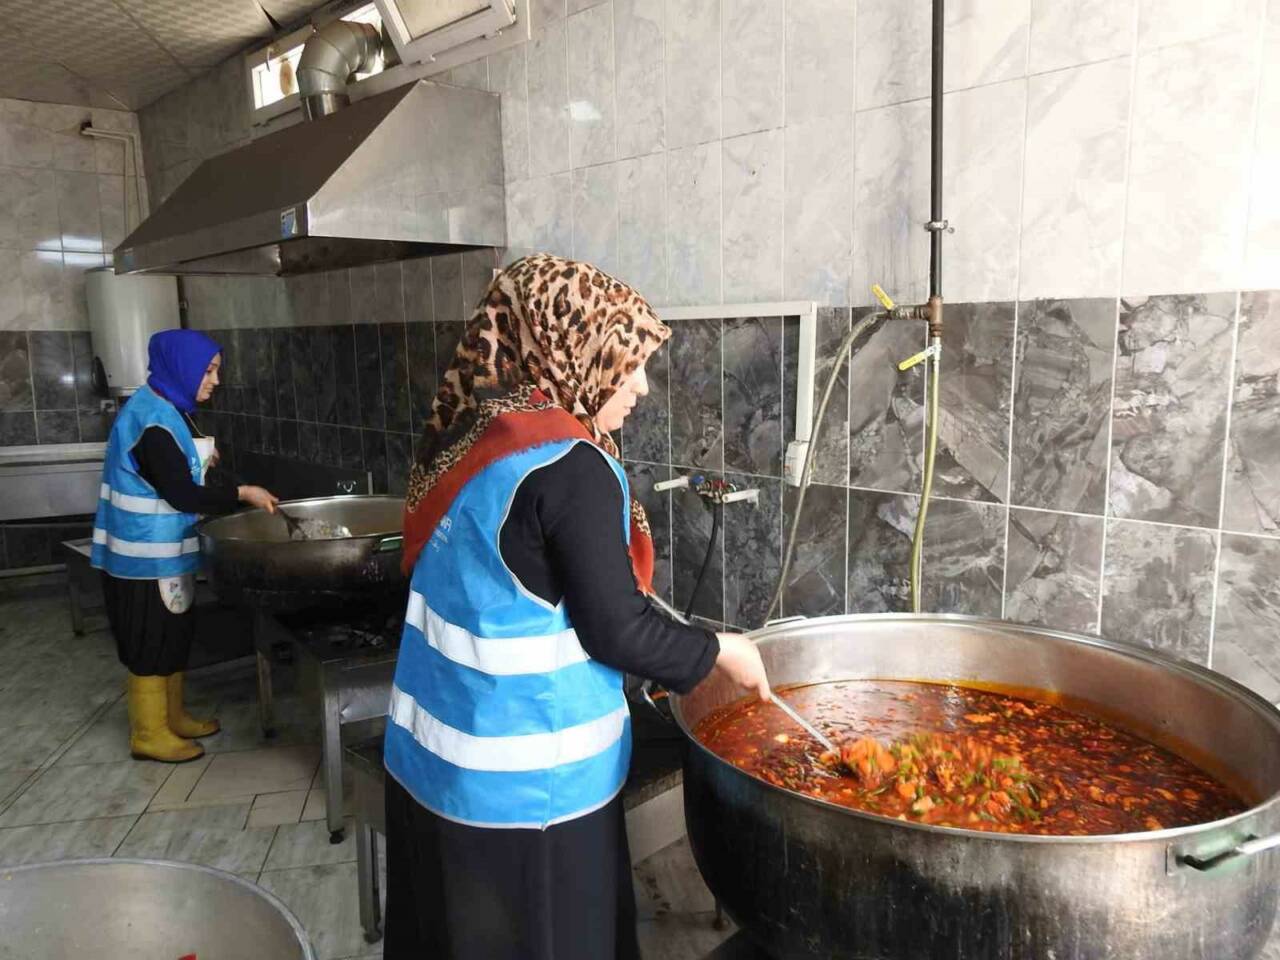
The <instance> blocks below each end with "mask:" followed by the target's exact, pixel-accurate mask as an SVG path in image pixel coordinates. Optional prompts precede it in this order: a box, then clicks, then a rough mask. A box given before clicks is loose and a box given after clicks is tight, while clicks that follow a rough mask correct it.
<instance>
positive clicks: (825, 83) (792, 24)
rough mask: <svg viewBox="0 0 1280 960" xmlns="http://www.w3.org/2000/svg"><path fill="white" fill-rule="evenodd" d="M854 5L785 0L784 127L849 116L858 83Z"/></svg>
mask: <svg viewBox="0 0 1280 960" xmlns="http://www.w3.org/2000/svg"><path fill="white" fill-rule="evenodd" d="M857 5H858V4H857V0H787V4H786V34H787V37H786V55H785V56H786V116H787V123H788V125H790V124H803V123H806V122H808V121H811V120H816V119H819V118H822V117H829V116H833V115H844V116H848V113H849V109H850V107H851V106H852V105H853V102H854V93H855V91H856V88H857V81H858V72H857V69H856V62H855V57H856V55H857V39H858V38H857V30H856V21H857V13H858V11H857V9H856V8H857ZM844 156H845V157H848V156H849V154H848V153H847V152H846V153H845V154H844Z"/></svg>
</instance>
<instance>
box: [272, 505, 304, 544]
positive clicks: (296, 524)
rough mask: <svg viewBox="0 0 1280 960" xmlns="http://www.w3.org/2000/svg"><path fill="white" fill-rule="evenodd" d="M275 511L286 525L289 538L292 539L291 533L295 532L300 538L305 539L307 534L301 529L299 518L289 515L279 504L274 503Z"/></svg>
mask: <svg viewBox="0 0 1280 960" xmlns="http://www.w3.org/2000/svg"><path fill="white" fill-rule="evenodd" d="M276 513H278V514H279V515H280V519H281V520H283V521H284V522H285V524H286V525H287V526H288V528H289V538H290V539H293V535H294V534H295V533H296V534H297V535H298V537H299V538H300V539H302V540H306V539H307V535H306V533H305V532H304V531H303V529H302V521H301V520H299V519H298V518H297V517H294V516H290V515H289V514H288V513H286V512H285V511H284V509H282V508H281V506H280V505H279V504H276Z"/></svg>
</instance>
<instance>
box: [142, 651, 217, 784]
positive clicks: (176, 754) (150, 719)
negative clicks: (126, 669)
mask: <svg viewBox="0 0 1280 960" xmlns="http://www.w3.org/2000/svg"><path fill="white" fill-rule="evenodd" d="M168 712H169V704H168V693H167V691H166V690H165V678H164V677H139V676H135V675H134V674H132V673H131V674H129V752H130V753H132V754H133V758H134V759H135V760H159V761H160V762H161V763H186V762H187V761H188V760H195V759H196V758H198V757H203V756H204V747H202V746H200V744H198V743H195V742H194V741H192V740H184V739H183V738H182V737H179V736H178V735H177V734H175V733H174V732H173V731H172V730H170V729H169V723H168V720H167V719H166V716H167V714H168Z"/></svg>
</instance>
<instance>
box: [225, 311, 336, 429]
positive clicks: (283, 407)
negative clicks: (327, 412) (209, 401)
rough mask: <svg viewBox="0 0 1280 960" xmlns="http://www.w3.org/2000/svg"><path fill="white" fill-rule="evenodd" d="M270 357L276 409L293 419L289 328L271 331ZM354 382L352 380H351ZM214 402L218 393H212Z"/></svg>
mask: <svg viewBox="0 0 1280 960" xmlns="http://www.w3.org/2000/svg"><path fill="white" fill-rule="evenodd" d="M271 359H272V366H273V368H274V370H275V383H276V411H277V415H278V416H279V417H280V418H281V419H282V420H295V419H297V416H298V400H297V395H296V393H295V391H294V382H293V356H292V344H291V334H290V331H289V330H286V329H277V330H272V331H271ZM353 382H354V381H353ZM213 396H214V402H215V404H216V403H217V402H218V394H217V393H215V394H214V395H213Z"/></svg>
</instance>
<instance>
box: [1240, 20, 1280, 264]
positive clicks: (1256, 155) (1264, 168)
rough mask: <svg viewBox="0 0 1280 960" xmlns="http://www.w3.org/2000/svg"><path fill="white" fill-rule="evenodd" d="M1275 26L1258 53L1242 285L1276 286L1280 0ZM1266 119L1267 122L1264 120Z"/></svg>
mask: <svg viewBox="0 0 1280 960" xmlns="http://www.w3.org/2000/svg"><path fill="white" fill-rule="evenodd" d="M1271 6H1272V8H1274V9H1275V10H1276V13H1275V14H1274V15H1273V16H1274V18H1275V24H1274V25H1273V26H1272V28H1271V32H1270V33H1269V34H1268V35H1267V40H1266V44H1265V46H1264V48H1263V53H1262V63H1263V67H1262V86H1261V89H1260V90H1259V91H1258V108H1257V109H1258V135H1257V140H1256V142H1255V143H1254V148H1253V178H1252V183H1251V189H1250V191H1249V227H1248V235H1247V240H1246V244H1247V245H1246V247H1245V263H1244V280H1243V286H1244V287H1246V288H1249V289H1271V288H1275V287H1280V191H1277V190H1276V189H1274V183H1275V172H1276V170H1278V169H1280V123H1274V122H1272V121H1271V120H1270V118H1273V117H1277V116H1280V0H1272V3H1271ZM1264 118H1267V119H1264Z"/></svg>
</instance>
